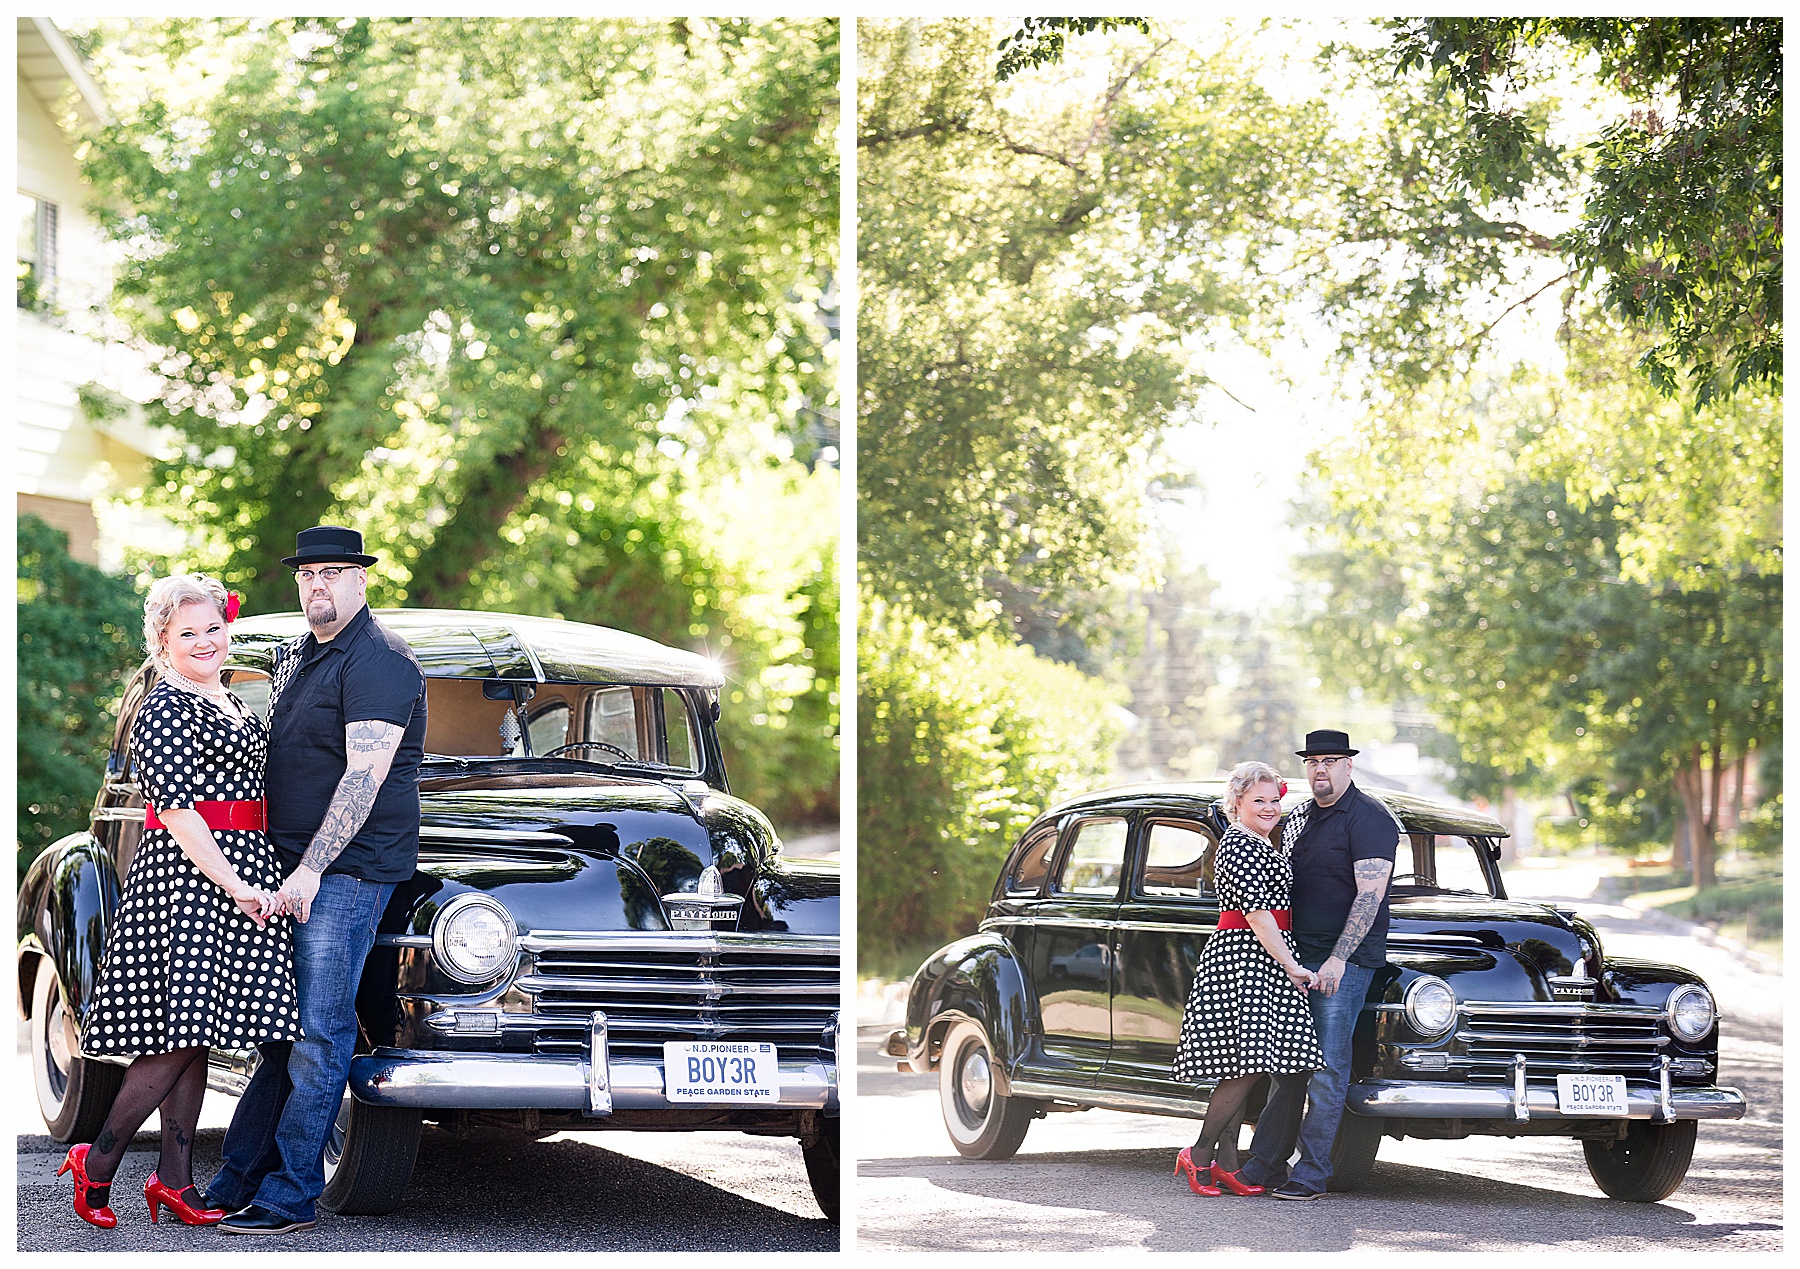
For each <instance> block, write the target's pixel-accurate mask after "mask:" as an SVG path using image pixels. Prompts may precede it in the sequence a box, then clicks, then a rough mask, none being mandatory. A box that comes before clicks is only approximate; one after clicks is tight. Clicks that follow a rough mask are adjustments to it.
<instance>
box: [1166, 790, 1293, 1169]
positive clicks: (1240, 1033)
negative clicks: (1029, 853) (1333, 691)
mask: <svg viewBox="0 0 1800 1269" xmlns="http://www.w3.org/2000/svg"><path fill="white" fill-rule="evenodd" d="M1286 792H1287V786H1286V785H1285V784H1283V783H1282V780H1281V776H1280V775H1279V774H1277V773H1276V771H1275V769H1274V768H1273V767H1269V766H1265V765H1264V764H1263V763H1260V762H1242V763H1239V764H1238V766H1237V768H1236V769H1235V770H1233V771H1232V773H1231V777H1230V779H1229V780H1228V781H1227V782H1226V785H1225V814H1226V817H1227V818H1228V819H1230V820H1231V821H1232V826H1231V827H1230V828H1228V829H1226V830H1225V835H1224V836H1223V837H1221V838H1220V839H1219V851H1218V856H1217V858H1216V861H1215V863H1214V865H1213V876H1214V880H1215V882H1216V884H1217V887H1218V892H1219V907H1220V909H1221V910H1220V912H1219V925H1218V932H1217V933H1215V934H1214V935H1213V936H1212V937H1211V938H1209V939H1207V941H1206V948H1205V950H1204V951H1202V952H1201V953H1200V963H1199V965H1198V966H1197V968H1196V969H1195V972H1194V985H1193V988H1192V989H1191V990H1190V991H1189V992H1188V1000H1187V1009H1186V1011H1185V1012H1184V1013H1183V1015H1182V1019H1181V1043H1180V1044H1179V1045H1178V1046H1177V1047H1176V1050H1175V1078H1176V1079H1179V1080H1185V1081H1188V1082H1190V1083H1195V1084H1199V1083H1205V1082H1207V1081H1217V1082H1216V1084H1215V1085H1214V1087H1213V1091H1212V1096H1211V1097H1210V1098H1209V1099H1207V1103H1206V1119H1205V1121H1204V1122H1203V1124H1202V1125H1201V1128H1200V1137H1199V1140H1197V1141H1195V1142H1194V1144H1193V1145H1192V1146H1188V1147H1185V1148H1183V1150H1182V1151H1181V1153H1180V1154H1178V1155H1177V1156H1176V1157H1175V1174H1176V1175H1177V1176H1180V1175H1181V1174H1182V1173H1183V1172H1186V1173H1187V1178H1188V1188H1189V1189H1191V1190H1193V1192H1194V1193H1196V1194H1204V1195H1208V1196H1211V1197H1216V1196H1217V1195H1219V1194H1220V1193H1222V1190H1221V1188H1220V1187H1223V1188H1224V1189H1227V1190H1230V1191H1231V1192H1232V1193H1233V1194H1261V1193H1262V1192H1263V1187H1262V1186H1260V1185H1250V1184H1248V1183H1247V1182H1245V1181H1243V1180H1242V1179H1240V1178H1239V1177H1238V1175H1237V1171H1238V1151H1237V1131H1238V1124H1239V1123H1240V1122H1241V1121H1242V1119H1243V1116H1244V1106H1245V1103H1247V1102H1248V1101H1249V1100H1250V1093H1251V1090H1253V1089H1254V1088H1255V1087H1256V1081H1257V1080H1259V1079H1261V1078H1262V1077H1263V1076H1264V1075H1265V1074H1285V1073H1288V1072H1297V1071H1314V1070H1318V1069H1319V1068H1320V1067H1321V1066H1323V1065H1324V1064H1325V1056H1324V1054H1323V1053H1321V1052H1320V1050H1319V1041H1318V1037H1317V1036H1316V1035H1315V1034H1314V1033H1313V1024H1312V1015H1311V1014H1310V1013H1309V1012H1308V1010H1307V1007H1306V992H1307V990H1308V989H1309V988H1310V987H1311V986H1312V984H1313V974H1312V972H1311V971H1309V970H1307V969H1306V968H1305V967H1304V966H1302V965H1301V964H1300V962H1299V960H1298V959H1297V958H1296V956H1295V955H1294V940H1293V936H1292V935H1290V934H1289V933H1288V932H1287V931H1288V928H1289V926H1290V925H1291V924H1292V922H1291V919H1290V918H1289V916H1288V892H1289V890H1290V889H1291V888H1292V885H1293V879H1294V874H1293V870H1292V868H1290V867H1289V865H1288V861H1287V858H1286V856H1284V855H1283V854H1282V853H1281V849H1280V848H1279V847H1278V846H1276V845H1275V841H1274V838H1273V836H1272V834H1273V833H1274V830H1275V824H1276V821H1278V820H1279V819H1280V818H1281V799H1282V795H1283V794H1285V793H1286Z"/></svg>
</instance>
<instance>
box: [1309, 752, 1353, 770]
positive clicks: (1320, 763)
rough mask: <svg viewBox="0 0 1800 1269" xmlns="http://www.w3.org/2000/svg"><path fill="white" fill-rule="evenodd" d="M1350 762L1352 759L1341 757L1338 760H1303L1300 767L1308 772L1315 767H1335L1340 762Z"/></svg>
mask: <svg viewBox="0 0 1800 1269" xmlns="http://www.w3.org/2000/svg"><path fill="white" fill-rule="evenodd" d="M1348 761H1350V759H1348V758H1346V757H1343V756H1341V755H1340V756H1339V757H1336V758H1302V759H1301V760H1300V765H1301V766H1303V767H1305V768H1306V769H1307V770H1308V771H1311V770H1312V769H1313V768H1314V767H1335V766H1337V764H1338V763H1340V762H1348Z"/></svg>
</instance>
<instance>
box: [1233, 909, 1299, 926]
mask: <svg viewBox="0 0 1800 1269" xmlns="http://www.w3.org/2000/svg"><path fill="white" fill-rule="evenodd" d="M1268 913H1269V915H1270V916H1272V917H1274V918H1275V924H1276V925H1277V926H1279V927H1280V928H1281V929H1284V930H1291V929H1293V928H1294V914H1293V913H1292V912H1290V911H1288V910H1287V909H1286V908H1269V909H1268ZM1218 928H1219V929H1221V930H1247V929H1249V928H1250V922H1249V921H1248V920H1246V919H1245V917H1244V914H1243V913H1242V912H1239V911H1238V910H1237V909H1236V908H1226V909H1225V910H1224V911H1223V912H1221V913H1219V926H1218Z"/></svg>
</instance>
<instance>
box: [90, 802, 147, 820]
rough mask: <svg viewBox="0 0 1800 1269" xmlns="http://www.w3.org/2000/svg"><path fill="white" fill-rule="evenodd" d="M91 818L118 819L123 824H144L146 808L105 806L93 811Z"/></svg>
mask: <svg viewBox="0 0 1800 1269" xmlns="http://www.w3.org/2000/svg"><path fill="white" fill-rule="evenodd" d="M89 818H90V819H96V820H107V821H116V822H118V823H121V824H142V823H143V822H144V808H143V807H141V806H103V807H101V808H99V809H98V810H96V811H94V812H92V814H91V815H90V816H89Z"/></svg>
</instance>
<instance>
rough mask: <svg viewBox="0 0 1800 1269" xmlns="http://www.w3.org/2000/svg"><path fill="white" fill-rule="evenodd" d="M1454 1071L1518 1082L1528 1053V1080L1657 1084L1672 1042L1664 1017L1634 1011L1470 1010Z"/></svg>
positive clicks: (1464, 1015) (1465, 1009)
mask: <svg viewBox="0 0 1800 1269" xmlns="http://www.w3.org/2000/svg"><path fill="white" fill-rule="evenodd" d="M1460 1014H1461V1018H1460V1022H1459V1025H1458V1026H1457V1029H1456V1048H1457V1055H1456V1056H1455V1057H1453V1058H1452V1059H1451V1065H1452V1066H1454V1067H1461V1068H1463V1069H1465V1070H1467V1071H1468V1072H1469V1078H1470V1079H1471V1080H1493V1081H1495V1082H1499V1081H1502V1080H1506V1079H1509V1078H1511V1071H1512V1063H1513V1058H1514V1056H1515V1055H1516V1054H1520V1053H1523V1054H1524V1055H1525V1076H1526V1078H1527V1079H1531V1080H1544V1081H1547V1080H1550V1079H1553V1078H1554V1077H1556V1076H1557V1075H1581V1074H1594V1075H1623V1076H1625V1077H1626V1078H1627V1079H1647V1080H1650V1079H1656V1078H1657V1076H1658V1071H1659V1069H1660V1066H1661V1052H1662V1049H1663V1047H1664V1046H1665V1045H1667V1044H1668V1043H1669V1038H1668V1036H1667V1035H1666V1034H1664V1032H1663V1029H1662V1013H1661V1011H1660V1010H1656V1009H1642V1008H1638V1007H1636V1006H1630V1005H1574V1004H1569V1005H1553V1004H1541V1003H1530V1004H1523V1005H1517V1006H1508V1005H1497V1004H1465V1005H1463V1006H1462V1007H1461V1010H1460Z"/></svg>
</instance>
